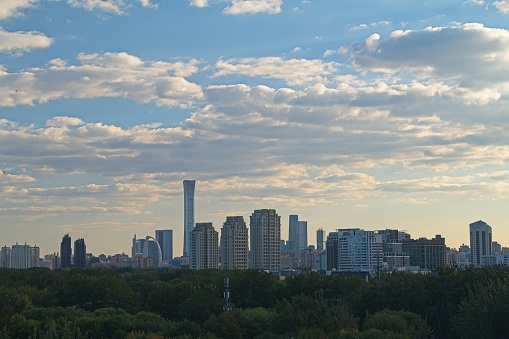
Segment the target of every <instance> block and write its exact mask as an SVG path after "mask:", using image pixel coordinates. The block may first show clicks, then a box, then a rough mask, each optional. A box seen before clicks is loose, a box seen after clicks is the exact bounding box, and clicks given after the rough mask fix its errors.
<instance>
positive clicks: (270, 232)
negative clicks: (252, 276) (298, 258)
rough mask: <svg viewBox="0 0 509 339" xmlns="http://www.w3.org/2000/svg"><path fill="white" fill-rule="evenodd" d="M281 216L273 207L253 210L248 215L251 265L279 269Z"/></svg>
mask: <svg viewBox="0 0 509 339" xmlns="http://www.w3.org/2000/svg"><path fill="white" fill-rule="evenodd" d="M280 240H281V218H280V216H279V215H278V214H277V213H276V210H275V209H262V210H255V211H254V212H253V214H251V217H250V244H251V267H252V268H258V269H268V270H279V269H281V241H280Z"/></svg>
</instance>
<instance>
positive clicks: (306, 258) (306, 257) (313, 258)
mask: <svg viewBox="0 0 509 339" xmlns="http://www.w3.org/2000/svg"><path fill="white" fill-rule="evenodd" d="M318 253H319V252H318V251H317V250H316V249H315V246H313V245H310V246H308V247H307V248H305V249H303V250H302V251H300V267H302V268H310V269H312V270H316V269H317V268H318V267H317V265H318Z"/></svg>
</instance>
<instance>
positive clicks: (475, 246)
mask: <svg viewBox="0 0 509 339" xmlns="http://www.w3.org/2000/svg"><path fill="white" fill-rule="evenodd" d="M492 241H493V240H492V234H491V226H490V225H488V224H487V223H485V222H484V221H482V220H479V221H476V222H473V223H471V224H470V263H471V264H472V265H474V266H476V267H479V266H481V257H482V256H483V255H491V254H492V244H491V243H492Z"/></svg>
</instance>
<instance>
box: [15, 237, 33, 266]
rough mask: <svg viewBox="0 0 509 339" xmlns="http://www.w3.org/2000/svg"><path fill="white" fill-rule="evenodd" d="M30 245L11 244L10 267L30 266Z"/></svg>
mask: <svg viewBox="0 0 509 339" xmlns="http://www.w3.org/2000/svg"><path fill="white" fill-rule="evenodd" d="M31 259H32V247H30V246H29V245H27V244H26V243H25V244H24V245H18V243H16V245H12V251H11V268H22V269H23V268H30V267H32V260H31Z"/></svg>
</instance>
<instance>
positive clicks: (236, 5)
mask: <svg viewBox="0 0 509 339" xmlns="http://www.w3.org/2000/svg"><path fill="white" fill-rule="evenodd" d="M282 4H283V1H282V0H231V3H230V4H229V5H228V6H227V7H226V8H225V9H224V10H223V13H225V14H230V15H239V14H255V13H267V14H278V13H280V12H281V5H282Z"/></svg>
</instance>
